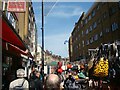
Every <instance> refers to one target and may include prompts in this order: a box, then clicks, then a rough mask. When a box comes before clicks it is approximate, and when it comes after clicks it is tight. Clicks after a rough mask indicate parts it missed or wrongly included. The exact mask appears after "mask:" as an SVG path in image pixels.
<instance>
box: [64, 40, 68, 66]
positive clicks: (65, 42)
mask: <svg viewBox="0 0 120 90" xmlns="http://www.w3.org/2000/svg"><path fill="white" fill-rule="evenodd" d="M67 43H68V40H65V41H64V44H67ZM66 62H67V59H66V58H65V65H66Z"/></svg>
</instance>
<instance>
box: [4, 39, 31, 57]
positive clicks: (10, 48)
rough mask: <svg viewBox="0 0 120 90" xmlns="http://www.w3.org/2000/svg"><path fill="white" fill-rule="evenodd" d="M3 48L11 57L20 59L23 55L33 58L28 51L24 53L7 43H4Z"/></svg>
mask: <svg viewBox="0 0 120 90" xmlns="http://www.w3.org/2000/svg"><path fill="white" fill-rule="evenodd" d="M2 48H3V49H4V50H6V51H7V53H10V54H11V55H16V56H19V57H23V55H24V56H26V57H30V58H33V57H32V55H31V54H30V53H29V52H28V50H26V51H23V50H22V49H20V48H19V47H16V46H14V45H12V44H10V43H7V42H5V41H2Z"/></svg>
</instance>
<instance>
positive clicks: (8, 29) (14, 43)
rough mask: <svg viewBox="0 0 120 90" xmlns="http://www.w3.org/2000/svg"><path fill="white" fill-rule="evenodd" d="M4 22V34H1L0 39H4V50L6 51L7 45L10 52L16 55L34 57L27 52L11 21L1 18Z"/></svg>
mask: <svg viewBox="0 0 120 90" xmlns="http://www.w3.org/2000/svg"><path fill="white" fill-rule="evenodd" d="M0 21H2V32H0V38H1V39H2V41H3V42H2V43H3V44H2V45H3V48H5V49H6V45H8V46H9V48H8V51H9V52H12V53H16V54H17V55H18V54H19V55H20V54H23V55H26V56H29V57H32V55H31V54H30V52H26V49H27V48H26V46H25V44H24V42H23V41H22V39H21V38H20V36H19V35H18V34H17V33H16V32H15V30H14V28H13V27H12V26H11V24H10V23H9V21H7V19H5V18H0Z"/></svg>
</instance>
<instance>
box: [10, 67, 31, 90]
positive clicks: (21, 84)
mask: <svg viewBox="0 0 120 90" xmlns="http://www.w3.org/2000/svg"><path fill="white" fill-rule="evenodd" d="M24 75H25V70H24V69H18V70H17V77H18V79H15V80H13V81H12V82H11V83H10V85H9V90H17V89H19V90H20V89H21V90H29V83H28V81H27V80H26V79H25V78H24Z"/></svg>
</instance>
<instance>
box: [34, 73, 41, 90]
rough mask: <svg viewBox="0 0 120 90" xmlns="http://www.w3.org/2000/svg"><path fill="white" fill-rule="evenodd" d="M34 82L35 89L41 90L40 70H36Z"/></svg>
mask: <svg viewBox="0 0 120 90" xmlns="http://www.w3.org/2000/svg"><path fill="white" fill-rule="evenodd" d="M34 82H35V90H43V84H42V81H41V80H40V72H38V71H36V79H35V80H34Z"/></svg>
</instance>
